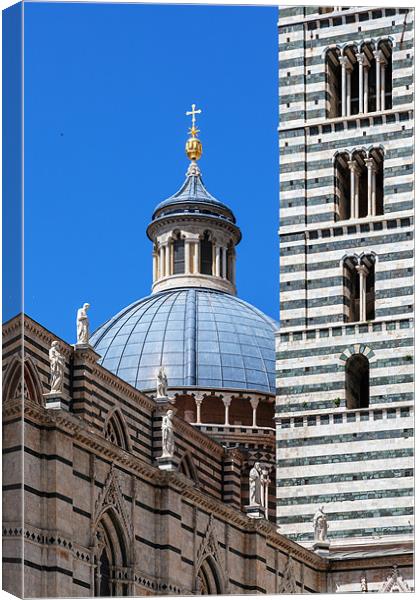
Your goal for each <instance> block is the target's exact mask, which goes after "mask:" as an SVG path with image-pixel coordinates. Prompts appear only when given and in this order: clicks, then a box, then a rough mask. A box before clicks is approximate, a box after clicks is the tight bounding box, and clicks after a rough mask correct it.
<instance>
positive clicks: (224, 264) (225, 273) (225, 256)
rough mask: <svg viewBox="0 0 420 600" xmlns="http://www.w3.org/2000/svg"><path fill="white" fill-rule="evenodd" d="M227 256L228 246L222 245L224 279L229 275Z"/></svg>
mask: <svg viewBox="0 0 420 600" xmlns="http://www.w3.org/2000/svg"><path fill="white" fill-rule="evenodd" d="M226 258H227V248H226V247H225V246H223V247H222V277H223V279H226V276H227V268H226Z"/></svg>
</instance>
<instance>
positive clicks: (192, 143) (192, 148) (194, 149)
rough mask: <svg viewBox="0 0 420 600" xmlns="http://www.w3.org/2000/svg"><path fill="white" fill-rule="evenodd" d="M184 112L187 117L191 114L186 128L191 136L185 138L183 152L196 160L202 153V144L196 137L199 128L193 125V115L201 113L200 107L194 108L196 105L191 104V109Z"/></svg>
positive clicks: (192, 159)
mask: <svg viewBox="0 0 420 600" xmlns="http://www.w3.org/2000/svg"><path fill="white" fill-rule="evenodd" d="M185 114H186V115H187V117H189V116H191V127H190V128H189V129H188V133H189V134H190V136H191V137H190V138H189V139H188V140H187V143H186V144H185V152H186V154H187V156H188V158H189V159H190V160H191V161H196V160H199V159H200V158H201V155H202V153H203V146H202V145H201V142H200V140H199V139H198V137H197V134H198V133H200V130H199V129H198V128H197V127H196V126H195V116H196V115H201V108H198V109H196V105H195V104H192V105H191V110H188V111H187V112H186V113H185ZM191 166H192V164H191V165H190V167H191ZM197 169H198V167H197ZM189 170H190V169H188V171H189Z"/></svg>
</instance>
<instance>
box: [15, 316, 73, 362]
mask: <svg viewBox="0 0 420 600" xmlns="http://www.w3.org/2000/svg"><path fill="white" fill-rule="evenodd" d="M23 326H24V332H25V334H26V333H31V334H33V335H34V336H35V337H36V338H38V339H39V340H42V341H43V342H46V344H47V346H48V348H49V347H50V346H51V343H52V342H54V341H57V342H59V344H60V351H61V352H62V353H63V354H64V355H65V356H66V358H67V359H69V358H70V357H71V355H72V354H73V347H72V346H71V345H70V344H68V343H67V342H65V341H64V340H62V339H61V338H60V337H58V336H57V335H54V334H53V333H51V331H48V329H45V327H42V325H40V324H39V323H37V322H36V321H34V320H33V319H31V318H30V317H28V315H24V321H23ZM46 349H47V348H46Z"/></svg>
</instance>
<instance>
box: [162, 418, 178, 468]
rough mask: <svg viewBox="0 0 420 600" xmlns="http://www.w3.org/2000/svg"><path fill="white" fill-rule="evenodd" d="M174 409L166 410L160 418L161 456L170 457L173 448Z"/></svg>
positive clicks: (172, 453)
mask: <svg viewBox="0 0 420 600" xmlns="http://www.w3.org/2000/svg"><path fill="white" fill-rule="evenodd" d="M173 416H174V411H173V410H170V409H169V410H168V412H167V413H166V415H165V416H164V417H163V418H162V458H164V457H165V458H172V457H173V455H174V450H175V442H174V426H173V422H172V419H173Z"/></svg>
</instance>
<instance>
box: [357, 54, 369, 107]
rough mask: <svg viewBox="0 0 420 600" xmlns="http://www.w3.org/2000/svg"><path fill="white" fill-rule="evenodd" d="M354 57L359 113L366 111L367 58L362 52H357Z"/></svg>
mask: <svg viewBox="0 0 420 600" xmlns="http://www.w3.org/2000/svg"><path fill="white" fill-rule="evenodd" d="M356 57H357V60H358V63H359V113H363V112H365V113H366V112H367V93H368V79H367V58H366V56H365V54H364V53H363V52H359V53H358V54H357V55H356Z"/></svg>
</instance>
